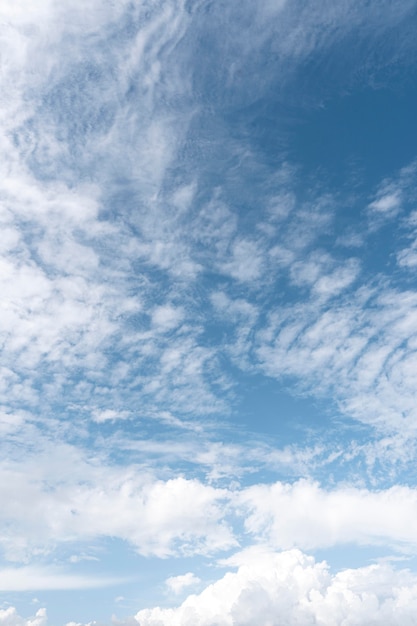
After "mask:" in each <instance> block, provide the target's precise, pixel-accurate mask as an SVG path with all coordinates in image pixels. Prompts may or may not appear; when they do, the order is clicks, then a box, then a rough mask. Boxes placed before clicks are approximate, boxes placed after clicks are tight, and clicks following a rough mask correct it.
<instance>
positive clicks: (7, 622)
mask: <svg viewBox="0 0 417 626" xmlns="http://www.w3.org/2000/svg"><path fill="white" fill-rule="evenodd" d="M47 623H48V618H47V614H46V609H39V610H38V611H37V612H36V615H35V616H33V617H29V618H27V619H25V618H23V617H21V616H20V615H19V614H18V613H17V611H16V609H15V608H14V607H13V606H10V607H9V608H7V609H0V624H4V626H47Z"/></svg>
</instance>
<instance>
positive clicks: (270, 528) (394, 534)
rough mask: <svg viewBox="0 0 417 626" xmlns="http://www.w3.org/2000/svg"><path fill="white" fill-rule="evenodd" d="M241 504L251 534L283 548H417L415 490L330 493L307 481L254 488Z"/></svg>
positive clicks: (241, 496) (347, 489) (340, 489)
mask: <svg viewBox="0 0 417 626" xmlns="http://www.w3.org/2000/svg"><path fill="white" fill-rule="evenodd" d="M238 501H240V502H241V503H242V505H243V506H244V509H245V511H246V513H245V515H244V524H245V528H246V530H247V531H248V532H250V533H252V534H253V535H254V536H255V537H256V538H257V539H259V538H262V539H263V540H264V541H268V542H270V544H271V545H272V546H274V547H277V548H281V549H282V548H291V547H294V546H296V547H300V548H301V549H307V550H309V549H317V548H322V547H329V546H335V545H341V544H349V543H354V544H364V545H369V544H374V545H391V546H395V547H396V548H397V549H400V550H401V549H403V550H413V549H414V548H413V546H415V545H416V544H417V532H416V529H415V526H414V524H413V519H415V516H416V515H417V491H416V490H415V489H411V488H409V487H400V486H396V487H392V488H390V489H386V490H380V491H369V490H368V489H358V488H353V487H343V486H341V487H337V488H334V489H329V490H326V489H324V488H321V487H320V486H319V485H318V484H316V483H312V482H310V481H306V480H301V481H298V482H295V483H293V484H285V483H275V484H272V485H254V486H253V487H249V488H247V489H243V490H242V491H241V493H240V494H239V495H238Z"/></svg>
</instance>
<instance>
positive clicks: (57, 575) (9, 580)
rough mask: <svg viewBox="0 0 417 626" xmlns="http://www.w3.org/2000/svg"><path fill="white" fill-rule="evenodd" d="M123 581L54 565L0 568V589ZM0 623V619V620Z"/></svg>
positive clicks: (79, 586) (90, 585)
mask: <svg viewBox="0 0 417 626" xmlns="http://www.w3.org/2000/svg"><path fill="white" fill-rule="evenodd" d="M122 582H124V579H120V578H105V577H90V576H81V575H74V574H69V573H67V572H65V571H62V570H60V569H58V568H56V567H36V566H30V565H28V566H25V567H16V568H11V567H7V568H0V591H2V592H6V591H41V590H42V591H46V590H60V589H61V590H63V589H93V588H99V587H108V586H111V585H115V584H120V583H122ZM0 623H1V620H0Z"/></svg>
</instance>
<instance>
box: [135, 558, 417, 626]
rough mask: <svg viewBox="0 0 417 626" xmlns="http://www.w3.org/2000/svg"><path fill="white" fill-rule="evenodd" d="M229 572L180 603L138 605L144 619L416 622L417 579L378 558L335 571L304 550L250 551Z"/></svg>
mask: <svg viewBox="0 0 417 626" xmlns="http://www.w3.org/2000/svg"><path fill="white" fill-rule="evenodd" d="M239 561H240V566H239V568H238V570H237V572H236V573H230V572H229V573H227V574H226V575H225V576H224V577H223V578H221V579H220V580H218V581H217V582H215V583H214V584H212V585H210V586H208V587H207V588H206V589H204V591H203V592H202V593H200V594H199V595H190V596H189V597H188V598H187V599H186V600H185V601H184V602H183V604H182V605H181V606H179V607H178V608H174V609H161V608H154V609H147V610H144V611H139V613H137V615H136V620H137V621H138V623H139V624H140V626H281V625H283V624H285V625H286V626H310V625H320V626H371V625H373V626H376V625H378V626H398V625H399V624H401V626H406V625H407V626H412V625H415V624H417V578H416V577H413V576H411V575H410V574H409V573H407V571H401V572H396V571H394V570H393V569H392V568H391V567H390V566H388V565H383V564H375V565H371V566H369V567H364V568H359V569H349V570H345V571H341V572H339V573H337V574H331V573H330V571H329V569H328V567H327V566H326V564H325V563H316V562H315V561H314V559H313V558H311V557H308V556H306V555H305V554H303V553H301V552H300V551H298V550H291V551H288V552H282V553H272V552H267V551H262V550H261V549H258V548H252V549H250V550H249V551H247V552H246V553H243V554H242V555H241V557H240V559H237V560H236V562H239Z"/></svg>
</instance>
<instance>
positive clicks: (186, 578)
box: [165, 572, 201, 594]
mask: <svg viewBox="0 0 417 626" xmlns="http://www.w3.org/2000/svg"><path fill="white" fill-rule="evenodd" d="M200 582H201V580H200V578H198V576H195V575H194V574H193V573H192V572H187V574H181V575H180V576H171V577H170V578H167V579H166V581H165V584H166V586H167V587H168V589H170V590H171V591H173V592H174V593H175V594H179V593H182V591H183V590H184V589H186V588H187V587H192V586H195V585H198V583H200Z"/></svg>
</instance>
